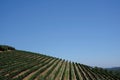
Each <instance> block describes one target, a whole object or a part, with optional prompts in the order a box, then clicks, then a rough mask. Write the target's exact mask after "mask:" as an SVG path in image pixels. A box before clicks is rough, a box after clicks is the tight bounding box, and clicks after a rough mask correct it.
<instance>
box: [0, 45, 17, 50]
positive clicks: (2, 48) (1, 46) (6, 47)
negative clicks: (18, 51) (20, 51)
mask: <svg viewBox="0 0 120 80" xmlns="http://www.w3.org/2000/svg"><path fill="white" fill-rule="evenodd" d="M8 50H15V48H14V47H11V46H8V45H0V51H8Z"/></svg>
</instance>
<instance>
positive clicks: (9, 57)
mask: <svg viewBox="0 0 120 80" xmlns="http://www.w3.org/2000/svg"><path fill="white" fill-rule="evenodd" d="M1 47H2V49H3V48H4V50H3V51H2V52H0V80H23V79H24V78H26V77H27V76H29V75H30V74H31V73H34V72H35V73H34V74H32V75H31V76H30V77H29V80H34V79H35V78H36V77H37V78H38V80H39V79H40V80H55V79H57V78H60V79H65V78H69V80H73V79H74V78H76V79H77V80H81V79H82V80H120V72H116V71H108V70H105V69H102V68H98V67H95V68H92V67H90V66H86V65H83V64H78V63H74V62H69V61H65V60H62V59H59V58H55V57H51V56H47V55H42V54H36V53H32V52H27V51H19V50H11V51H7V50H9V48H8V46H7V47H6V46H5V47H3V46H1ZM5 50H6V51H5ZM60 62H62V63H61V64H60V65H59V66H58V64H59V63H60ZM57 66H58V68H57V70H54V69H55V68H56V67H57ZM52 72H53V73H54V75H53V76H52V78H51V77H50V76H49V75H50V74H51V73H52ZM43 73H44V75H43ZM41 74H42V75H41ZM71 76H72V77H71ZM73 77H74V78H73Z"/></svg>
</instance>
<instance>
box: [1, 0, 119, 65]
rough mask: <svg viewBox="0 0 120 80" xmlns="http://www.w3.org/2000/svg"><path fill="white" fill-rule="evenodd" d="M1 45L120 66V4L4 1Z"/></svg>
mask: <svg viewBox="0 0 120 80" xmlns="http://www.w3.org/2000/svg"><path fill="white" fill-rule="evenodd" d="M0 44H6V45H11V46H14V47H15V48H17V49H20V50H27V51H32V52H38V53H42V54H47V55H50V56H55V57H59V58H62V59H66V60H71V61H75V62H79V63H82V64H87V65H90V66H99V67H114V66H120V0H0Z"/></svg>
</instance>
